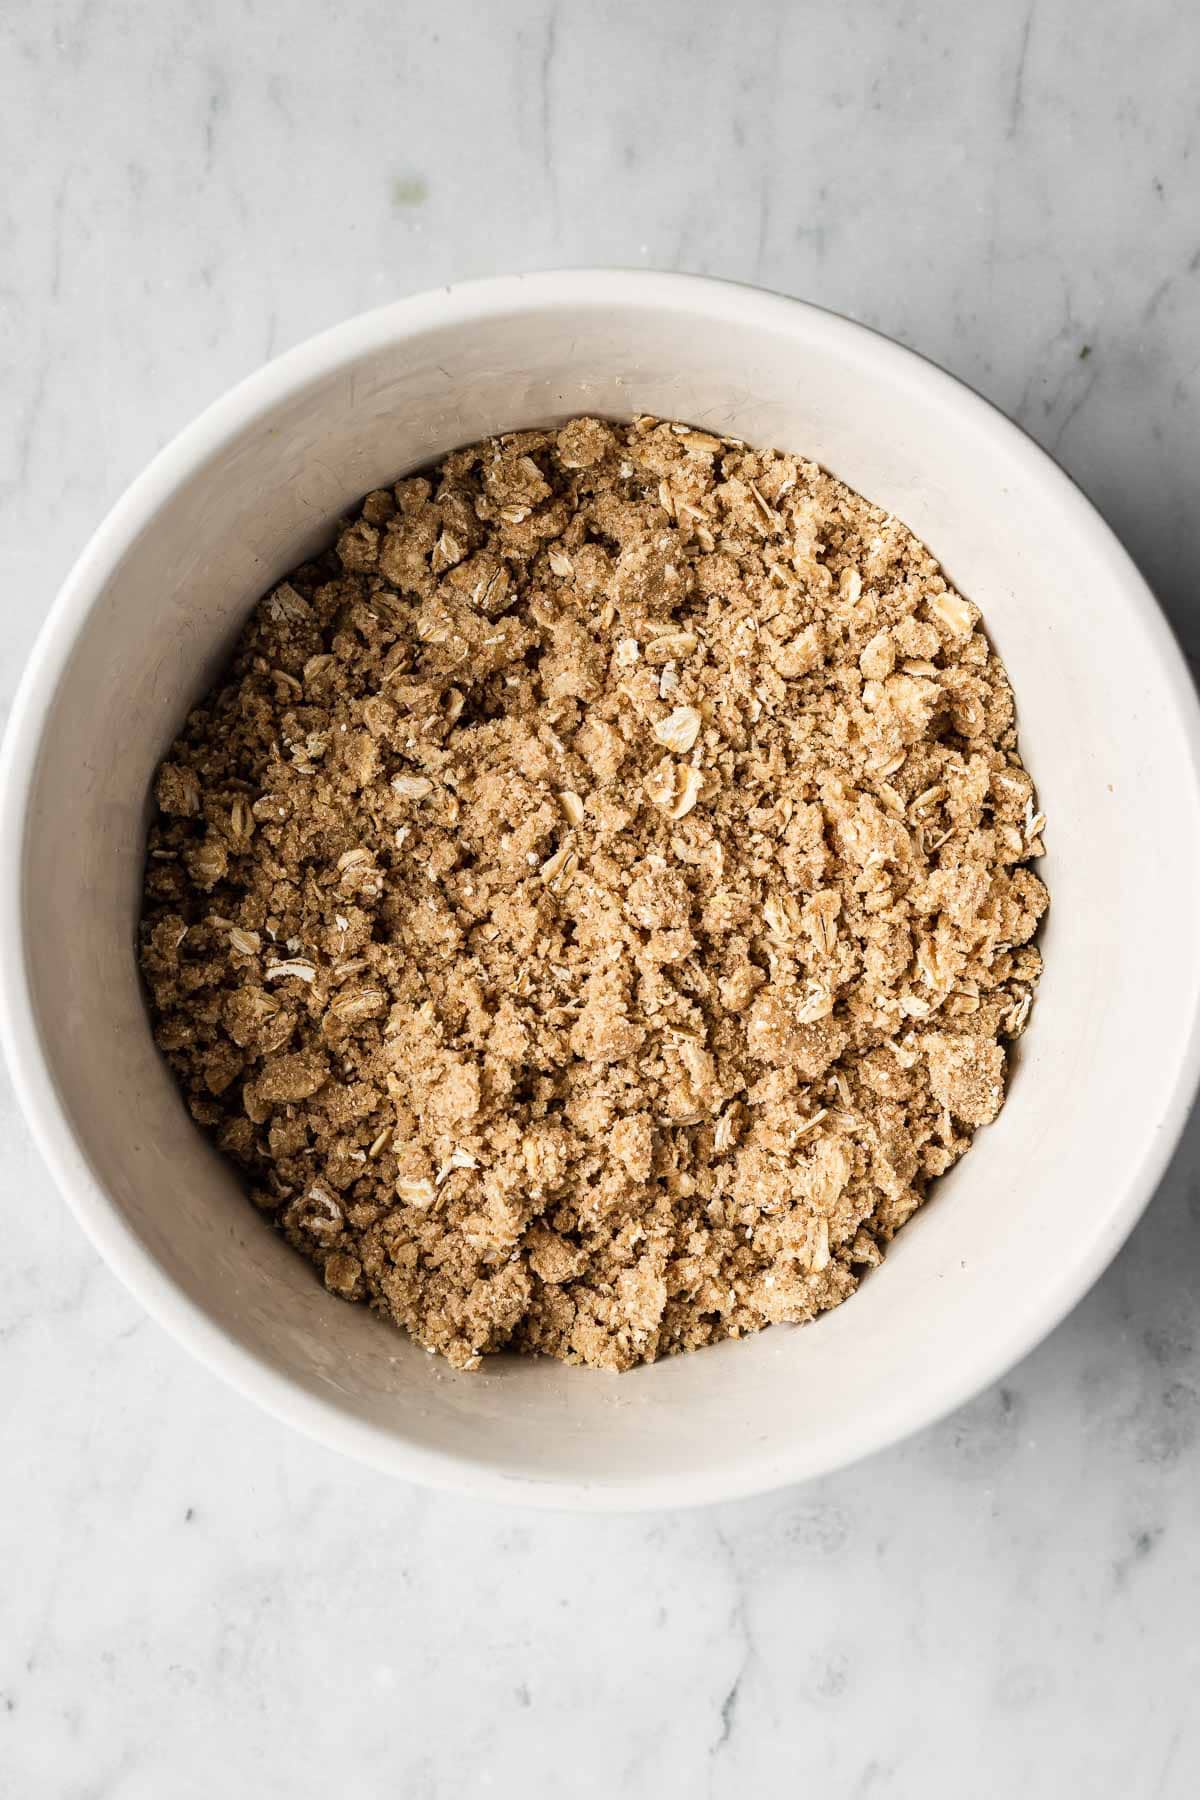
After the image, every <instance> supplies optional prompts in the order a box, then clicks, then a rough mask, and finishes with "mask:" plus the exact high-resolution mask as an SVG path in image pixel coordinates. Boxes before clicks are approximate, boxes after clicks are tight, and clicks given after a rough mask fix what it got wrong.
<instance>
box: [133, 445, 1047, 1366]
mask: <svg viewBox="0 0 1200 1800" xmlns="http://www.w3.org/2000/svg"><path fill="white" fill-rule="evenodd" d="M156 797H157V801H158V810H159V817H158V819H157V822H156V823H155V824H154V826H153V827H152V830H151V834H150V847H149V859H148V863H147V871H146V885H145V905H144V914H143V920H142V928H141V945H142V949H141V956H142V967H143V969H144V971H145V977H146V982H147V984H148V987H149V992H150V998H151V1004H152V1009H153V1016H154V1024H155V1032H156V1036H157V1040H158V1043H159V1045H160V1046H161V1048H162V1050H163V1053H164V1054H165V1056H166V1057H167V1059H168V1061H169V1062H170V1064H171V1066H172V1068H173V1069H174V1071H175V1073H176V1075H177V1077H178V1079H179V1082H180V1084H181V1086H182V1088H183V1091H184V1093H185V1095H186V1097H187V1102H188V1105H189V1106H190V1108H191V1111H192V1114H193V1116H194V1117H195V1119H196V1120H197V1121H198V1123H199V1124H200V1125H201V1126H202V1127H203V1128H204V1129H205V1130H206V1131H207V1132H209V1133H211V1134H212V1136H213V1137H214V1138H215V1140H216V1142H217V1143H218V1144H219V1145H220V1147H221V1149H222V1150H223V1151H224V1152H225V1153H226V1154H227V1155H228V1156H229V1157H231V1158H232V1159H233V1160H234V1161H235V1162H236V1163H237V1164H238V1165H239V1167H240V1168H241V1169H242V1170H243V1171H244V1173H245V1176H246V1179H247V1182H248V1185H249V1187H250V1191H251V1193H252V1195H253V1198H254V1200H255V1202H256V1203H257V1205H258V1206H260V1207H261V1208H262V1209H263V1211H264V1212H266V1213H267V1214H268V1215H269V1216H270V1217H271V1218H272V1219H273V1220H275V1222H276V1223H277V1224H278V1226H279V1228H280V1229H281V1230H282V1231H283V1232H284V1233H285V1234H286V1236H287V1237H288V1239H289V1241H290V1242H291V1243H292V1244H294V1245H295V1247H296V1248H297V1249H298V1250H300V1251H301V1252H302V1253H303V1254H304V1255H305V1256H307V1257H308V1258H310V1260H311V1261H312V1262H313V1263H315V1264H316V1266H317V1268H318V1269H319V1270H320V1271H321V1272H322V1274H323V1277H324V1280H325V1284H326V1286H327V1287H328V1288H329V1289H330V1291H331V1292H332V1293H334V1294H337V1295H340V1296H341V1297H342V1298H343V1299H346V1300H367V1301H369V1302H370V1303H371V1304H372V1305H373V1306H375V1307H377V1308H378V1309H379V1310H380V1311H381V1312H383V1313H385V1314H386V1315H387V1316H388V1317H389V1318H391V1319H392V1320H394V1321H395V1322H396V1323H397V1324H399V1325H403V1326H404V1327H406V1328H407V1330H409V1331H410V1332H411V1333H412V1334H413V1336H414V1337H415V1338H416V1339H417V1340H418V1341H419V1342H420V1343H421V1344H423V1345H425V1346H426V1347H428V1348H429V1349H431V1350H438V1351H440V1352H441V1353H442V1354H443V1355H444V1356H446V1357H447V1358H448V1359H449V1360H450V1361H451V1362H452V1363H453V1364H455V1365H456V1366H457V1367H459V1368H474V1367H476V1366H477V1365H478V1363H479V1361H480V1358H481V1356H483V1355H484V1354H486V1353H487V1352H489V1351H494V1350H499V1349H501V1348H503V1347H505V1346H511V1347H513V1348H515V1349H518V1350H524V1351H540V1352H544V1353H547V1354H550V1355H553V1356H557V1357H561V1358H563V1359H564V1360H566V1361H569V1362H587V1363H593V1364H596V1365H598V1366H601V1367H604V1368H610V1369H625V1368H628V1367H630V1366H631V1365H632V1364H634V1363H638V1362H643V1361H646V1362H648V1361H651V1360H653V1359H654V1358H655V1357H658V1356H662V1355H666V1354H669V1353H671V1352H674V1351H679V1350H689V1349H693V1348H695V1347H696V1346H698V1345H701V1344H707V1343H711V1342H713V1341H714V1340H716V1339H720V1338H728V1337H734V1338H736V1337H740V1336H742V1335H743V1334H744V1333H746V1332H749V1331H756V1330H758V1329H759V1328H760V1327H761V1326H763V1325H766V1324H769V1323H771V1322H773V1321H777V1320H807V1319H811V1318H812V1317H813V1316H814V1315H815V1314H816V1313H819V1312H821V1311H822V1310H823V1309H824V1308H827V1307H831V1306H836V1305H837V1304H838V1302H839V1301H841V1300H844V1299H845V1298H846V1296H847V1295H848V1294H850V1293H851V1292H852V1291H853V1289H854V1287H855V1286H856V1284H857V1282H858V1279H859V1277H860V1275H861V1274H862V1272H863V1271H864V1270H865V1269H866V1268H868V1267H869V1266H871V1265H872V1264H875V1263H878V1262H879V1261H880V1258H881V1254H882V1251H883V1248H884V1246H885V1245H886V1244H887V1243H888V1242H889V1240H890V1239H891V1238H892V1236H893V1235H894V1233H895V1232H896V1231H897V1230H898V1229H899V1227H900V1226H901V1225H903V1223H904V1221H905V1220H906V1219H908V1218H909V1217H910V1216H911V1214H912V1213H913V1212H914V1211H915V1210H916V1208H917V1207H918V1206H919V1205H920V1204H921V1202H922V1200H923V1199H924V1197H925V1195H926V1193H927V1191H928V1188H929V1184H930V1182H931V1180H933V1179H934V1178H935V1177H936V1176H938V1175H940V1174H941V1173H942V1172H943V1171H944V1170H946V1169H947V1168H949V1166H950V1165H951V1163H953V1162H955V1161H956V1160H957V1159H958V1157H960V1156H961V1155H962V1154H963V1152H964V1151H965V1150H966V1149H967V1147H968V1145H969V1143H970V1140H971V1134H972V1132H973V1131H974V1129H975V1127H976V1126H978V1125H984V1124H987V1123H988V1122H989V1121H990V1120H992V1119H994V1118H995V1116H996V1114H997V1112H998V1111H999V1110H1000V1107H1001V1104H1002V1102H1003V1098H1004V1078H1005V1051H1004V1048H1003V1044H1004V1040H1005V1039H1007V1038H1012V1037H1015V1036H1016V1035H1017V1034H1018V1033H1019V1032H1020V1031H1021V1030H1022V1029H1023V1028H1024V1025H1025V1022H1026V1020H1027V1018H1028V1015H1029V1009H1030V1004H1031V999H1032V995H1033V991H1034V986H1035V984H1036V982H1037V979H1038V974H1039V970H1040V966H1041V965H1040V958H1039V955H1038V952H1037V950H1036V949H1035V948H1034V947H1033V946H1032V944H1031V942H1030V940H1031V938H1032V936H1033V934H1034V931H1035V929H1036V927H1037V924H1038V921H1039V919H1040V918H1041V915H1042V913H1043V911H1044V910H1045V907H1046V900H1047V896H1046V890H1045V888H1044V887H1043V885H1042V883H1041V882H1040V881H1039V880H1038V878H1037V876H1036V875H1034V874H1033V873H1032V872H1031V870H1030V869H1029V867H1028V866H1027V865H1028V863H1029V860H1030V858H1032V857H1036V856H1038V855H1040V854H1041V851H1042V844H1041V832H1042V828H1043V824H1044V821H1043V819H1042V817H1041V815H1040V814H1039V812H1038V809H1037V801H1036V799H1035V796H1034V789H1033V783H1032V781H1031V780H1030V778H1029V776H1028V775H1027V773H1026V772H1025V770H1024V768H1023V767H1022V765H1021V761H1020V758H1019V756H1018V753H1017V747H1016V735H1015V727H1014V717H1013V701H1012V695H1011V692H1010V690H1009V685H1008V681H1007V678H1006V676H1005V673H1004V670H1003V668H1002V667H1001V664H1000V662H999V660H998V658H997V657H996V655H995V653H994V651H993V650H992V649H991V647H990V646H989V643H988V640H987V638H986V636H985V635H984V633H983V631H982V629H981V627H980V622H979V614H978V611H977V610H976V608H975V607H974V606H972V605H971V604H970V602H969V601H967V600H965V599H963V598H962V597H961V596H960V595H959V594H957V593H956V592H955V591H954V590H953V588H951V587H950V586H949V584H948V583H947V581H946V580H945V578H944V577H943V575H942V574H941V573H940V572H939V569H938V566H937V564H936V563H935V561H934V560H933V558H932V557H931V556H930V555H929V553H928V552H927V551H926V550H925V549H924V548H923V547H922V546H921V545H920V544H919V543H918V542H917V541H916V540H915V539H914V537H913V536H912V534H911V533H910V532H909V531H907V530H906V529H905V527H904V526H903V525H902V524H901V523H900V522H899V521H898V520H897V519H894V518H891V517H890V516H889V515H887V514H886V513H883V512H881V511H880V510H879V509H878V508H877V507H874V506H871V505H870V504H869V503H868V502H867V501H865V500H863V499H861V498H860V497H859V496H858V495H856V494H854V493H852V492H851V491H850V490H849V489H848V488H846V487H844V486H842V484H841V483H840V482H837V481H835V480H833V479H832V477H830V476H829V475H826V474H824V473H823V472H822V471H821V470H820V469H819V468H818V467H816V466H815V465H814V464H812V463H808V462H804V461H803V460H801V459H800V458H798V457H794V456H784V455H780V454H778V453H776V452H774V451H758V450H750V449H747V448H746V446H745V445H743V444H739V443H732V442H729V441H726V440H723V439H721V438H718V437H715V436H713V435H712V434H710V433H708V432H705V431H700V430H695V429H693V428H691V427H689V426H686V425H680V424H670V423H663V422H660V421H658V420H656V419H648V418H643V419H639V420H638V421H637V422H636V423H634V424H633V425H628V426H616V425H611V424H606V423H603V422H601V421H600V420H598V419H575V420H572V421H571V422H570V423H569V424H567V425H565V426H564V427H563V428H562V429H561V430H559V431H557V432H555V431H549V430H547V431H523V432H517V433H513V434H511V435H509V436H506V437H501V438H498V439H495V440H490V441H488V442H487V443H483V444H477V445H474V446H472V447H471V448H470V449H466V450H459V451H456V452H455V453H454V454H453V455H452V456H449V457H447V458H446V459H445V461H444V462H443V463H442V464H441V465H440V467H439V468H438V469H436V470H434V471H431V472H429V473H428V474H424V475H417V476H413V477H411V478H409V479H407V480H404V481H400V482H398V483H397V485H396V486H395V488H386V489H379V490H378V491H377V492H374V493H371V494H368V495H367V497H366V499H365V500H364V501H363V503H362V506H361V508H360V509H359V510H358V512H357V513H356V514H355V515H354V516H353V517H352V518H350V519H348V520H347V521H345V522H344V523H343V525H342V527H341V528H340V530H339V531H338V532H337V536H336V544H335V545H334V547H333V548H331V549H330V550H329V551H328V552H327V553H326V554H325V555H324V556H322V557H321V558H319V559H318V560H317V561H315V562H312V563H307V564H305V565H304V566H303V567H302V568H299V569H297V570H295V571H294V573H293V574H292V575H291V576H290V577H289V578H288V579H287V580H286V581H284V582H282V583H281V584H280V585H279V586H277V587H276V588H275V589H274V590H273V591H272V592H271V593H269V594H268V595H267V596H266V598H265V599H264V600H263V601H262V602H261V603H260V604H259V606H258V607H257V609H256V610H255V612H254V614H253V616H252V618H251V620H250V622H249V624H248V626H247V628H246V630H245V632H244V634H243V636H242V639H241V642H240V644H239V646H238V649H237V653H236V655H235V657H234V659H233V662H232V665H231V667H230V668H229V670H228V672H227V674H226V676H225V679H224V681H223V682H222V684H221V685H220V687H218V688H217V689H216V690H215V691H214V692H213V693H212V694H211V695H209V697H208V698H207V699H206V700H205V701H204V702H203V704H202V705H201V706H199V707H198V708H197V709H196V710H195V711H194V712H193V713H192V714H191V715H190V717H189V718H188V720H187V723H186V726H185V727H184V730H183V732H182V734H181V735H180V737H179V740H178V742H177V743H176V744H175V745H174V747H173V748H172V750H171V753H170V756H169V758H168V760H167V761H166V762H165V763H164V765H163V767H162V769H161V770H160V772H159V775H158V781H157V788H156Z"/></svg>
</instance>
